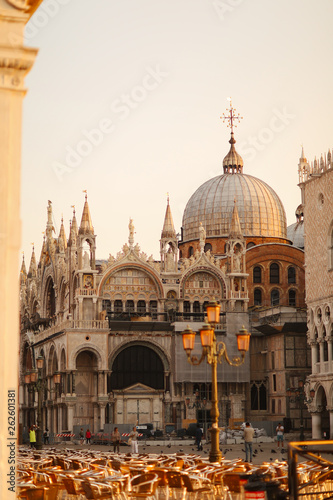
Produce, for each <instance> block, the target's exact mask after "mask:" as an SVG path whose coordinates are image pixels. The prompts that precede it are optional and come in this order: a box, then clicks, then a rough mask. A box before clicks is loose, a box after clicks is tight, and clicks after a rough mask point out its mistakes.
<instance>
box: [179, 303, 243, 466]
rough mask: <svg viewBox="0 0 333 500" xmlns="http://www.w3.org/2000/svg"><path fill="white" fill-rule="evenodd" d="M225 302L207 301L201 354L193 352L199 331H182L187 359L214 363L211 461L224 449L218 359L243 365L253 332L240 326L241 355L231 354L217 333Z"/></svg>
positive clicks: (233, 364) (217, 458)
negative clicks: (218, 400)
mask: <svg viewBox="0 0 333 500" xmlns="http://www.w3.org/2000/svg"><path fill="white" fill-rule="evenodd" d="M220 310H221V306H220V304H218V303H217V302H216V301H215V300H213V301H212V302H209V304H208V305H207V309H206V313H207V320H208V322H207V323H205V324H204V325H203V327H202V328H201V329H200V340H201V345H202V354H201V358H200V359H198V358H197V357H196V356H191V352H192V350H193V348H194V343H195V335H196V333H195V332H193V330H191V328H190V327H189V326H187V328H186V330H184V331H183V332H182V335H183V347H184V350H185V352H186V354H187V361H188V362H189V363H191V365H195V366H196V365H200V363H202V362H203V360H204V359H206V361H207V363H208V364H210V365H211V367H212V408H211V411H210V415H211V420H212V428H211V449H210V454H209V460H210V461H211V462H220V461H221V458H222V453H221V451H220V449H219V434H220V429H219V426H218V418H219V410H218V404H217V363H222V360H223V359H224V361H226V362H227V363H228V364H229V365H231V366H240V365H241V364H243V363H244V361H245V353H246V352H247V351H248V350H249V344H250V335H251V334H250V333H249V332H248V331H247V330H246V329H245V328H244V326H243V327H242V328H241V329H240V331H239V332H238V333H237V334H236V335H237V347H238V350H239V351H240V353H241V356H234V357H233V358H232V359H230V358H229V356H228V353H227V348H226V345H225V343H224V342H217V341H216V335H215V325H216V324H217V323H219V320H220Z"/></svg>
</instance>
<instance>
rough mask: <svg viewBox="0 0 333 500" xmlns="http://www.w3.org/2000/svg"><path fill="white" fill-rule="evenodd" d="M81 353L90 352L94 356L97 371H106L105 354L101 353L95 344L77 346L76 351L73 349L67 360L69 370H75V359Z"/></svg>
mask: <svg viewBox="0 0 333 500" xmlns="http://www.w3.org/2000/svg"><path fill="white" fill-rule="evenodd" d="M83 351H91V352H92V353H93V354H95V355H96V358H97V363H98V370H107V360H106V359H105V353H103V352H102V351H101V349H100V348H99V347H98V346H97V345H95V344H93V345H91V344H87V343H85V344H80V345H78V346H77V347H76V349H73V351H72V352H71V353H70V357H69V360H68V369H69V370H75V366H76V358H77V357H78V355H79V354H80V352H83Z"/></svg>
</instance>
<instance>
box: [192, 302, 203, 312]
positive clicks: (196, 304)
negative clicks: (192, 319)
mask: <svg viewBox="0 0 333 500" xmlns="http://www.w3.org/2000/svg"><path fill="white" fill-rule="evenodd" d="M193 312H195V313H199V312H201V311H200V302H199V301H198V300H196V301H195V302H194V303H193Z"/></svg>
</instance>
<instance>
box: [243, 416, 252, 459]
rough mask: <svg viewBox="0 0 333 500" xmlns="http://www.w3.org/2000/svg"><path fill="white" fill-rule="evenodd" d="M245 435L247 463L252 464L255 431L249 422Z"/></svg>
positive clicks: (246, 425)
mask: <svg viewBox="0 0 333 500" xmlns="http://www.w3.org/2000/svg"><path fill="white" fill-rule="evenodd" d="M243 435H244V441H245V462H252V454H253V446H252V445H253V436H254V429H253V427H251V425H250V423H249V422H246V424H245V429H244V434H243ZM249 459H250V460H249Z"/></svg>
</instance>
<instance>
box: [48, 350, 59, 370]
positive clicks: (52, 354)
mask: <svg viewBox="0 0 333 500" xmlns="http://www.w3.org/2000/svg"><path fill="white" fill-rule="evenodd" d="M58 368H59V366H58V356H57V352H56V348H55V345H54V344H52V345H51V348H50V350H49V355H48V360H47V374H48V375H53V374H54V372H56V371H58Z"/></svg>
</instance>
